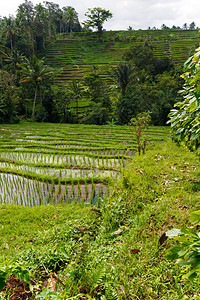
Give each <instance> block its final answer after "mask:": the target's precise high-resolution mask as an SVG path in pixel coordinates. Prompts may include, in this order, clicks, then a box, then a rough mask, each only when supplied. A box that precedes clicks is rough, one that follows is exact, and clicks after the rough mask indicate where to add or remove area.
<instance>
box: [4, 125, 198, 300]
mask: <svg viewBox="0 0 200 300" xmlns="http://www.w3.org/2000/svg"><path fill="white" fill-rule="evenodd" d="M34 126H35V125H34ZM116 130H117V129H116ZM118 130H119V129H118ZM121 130H122V129H121ZM119 131H120V130H119ZM159 131H160V132H161V128H159V129H158V132H159ZM199 178H200V173H199V158H198V157H196V156H195V155H194V154H193V153H189V152H188V151H187V150H186V149H183V148H178V147H177V146H176V145H175V144H173V143H172V142H171V141H169V140H165V141H164V142H161V143H156V144H154V146H152V149H151V150H148V151H147V153H146V154H145V155H144V156H141V157H139V156H136V157H135V158H134V159H133V160H132V161H130V162H129V164H128V165H127V167H126V169H124V170H123V173H122V178H121V179H118V180H116V182H115V183H114V184H113V186H112V192H111V195H110V196H109V198H106V199H104V200H103V201H101V205H100V208H99V209H97V208H94V207H92V206H84V205H83V204H70V205H48V206H45V207H44V206H39V207H20V206H12V205H10V206H1V207H0V220H1V222H0V233H1V238H2V240H1V246H0V254H1V260H2V261H3V260H4V259H5V258H7V259H8V260H9V261H10V263H16V261H18V262H20V261H22V262H23V263H24V265H25V266H26V268H29V269H30V270H31V272H32V275H33V276H34V278H36V280H38V279H39V278H40V277H41V276H47V277H48V276H49V274H50V273H51V272H56V274H57V276H58V277H59V278H60V279H61V280H62V281H63V282H64V283H65V285H66V287H65V288H64V287H63V286H62V285H61V284H59V283H57V290H58V294H60V296H59V297H58V299H68V298H69V297H72V299H80V295H82V297H85V299H91V298H92V299H124V300H125V299H163V300H165V299H166V300H167V299H177V300H178V299H199V297H200V296H199V293H200V292H199V283H200V278H199V277H197V278H196V279H195V280H194V282H193V283H190V282H189V281H187V280H184V279H182V276H181V268H180V267H178V266H177V265H175V264H174V263H172V262H171V261H168V260H167V259H166V258H165V252H166V250H167V249H168V248H169V247H171V246H172V245H173V244H174V242H173V241H171V240H167V241H166V242H165V243H163V244H162V245H161V244H160V242H159V241H160V238H161V236H162V235H163V233H165V232H166V231H167V230H169V229H171V228H174V227H175V228H181V227H183V226H188V225H190V224H189V216H190V214H191V212H192V211H194V210H197V209H200V201H199V200H200V181H199ZM62 295H63V298H62ZM90 297H91V298H90ZM103 297H104V298H103Z"/></svg>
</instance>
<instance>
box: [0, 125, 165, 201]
mask: <svg viewBox="0 0 200 300" xmlns="http://www.w3.org/2000/svg"><path fill="white" fill-rule="evenodd" d="M146 134H147V136H148V140H149V142H150V143H152V144H154V143H155V142H161V141H163V140H165V139H166V137H167V136H168V135H169V128H164V127H158V128H157V127H150V128H149V129H148V130H147V131H146ZM0 135H1V146H0V172H1V181H0V202H1V204H8V203H9V204H11V203H13V204H22V205H29V206H33V205H39V204H54V203H70V202H72V201H75V202H80V201H83V202H85V203H92V204H94V203H96V202H98V197H100V198H103V197H104V195H105V194H107V193H108V192H109V186H110V183H112V181H113V180H114V179H115V178H120V177H121V174H122V172H123V168H124V167H125V166H126V163H127V161H130V160H132V159H133V158H134V156H135V154H136V152H137V145H136V140H135V136H134V134H133V132H132V131H131V129H130V128H129V127H128V126H125V127H124V126H114V125H105V126H102V127H100V126H95V125H93V126H90V125H71V124H67V125H64V124H62V125H61V124H31V123H25V124H24V125H12V126H9V125H3V126H1V129H0Z"/></svg>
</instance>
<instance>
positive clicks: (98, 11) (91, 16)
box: [83, 7, 113, 40]
mask: <svg viewBox="0 0 200 300" xmlns="http://www.w3.org/2000/svg"><path fill="white" fill-rule="evenodd" d="M85 16H87V17H88V20H87V21H85V22H84V23H83V24H84V25H85V27H88V28H89V27H92V28H96V29H97V31H98V35H99V40H100V39H102V35H103V23H104V22H105V21H107V20H108V19H110V18H112V16H113V15H112V13H111V12H110V11H109V10H105V9H103V8H100V7H95V8H92V9H91V8H89V9H88V12H87V13H86V14H85Z"/></svg>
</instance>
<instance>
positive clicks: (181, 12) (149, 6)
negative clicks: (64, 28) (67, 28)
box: [0, 0, 200, 30]
mask: <svg viewBox="0 0 200 300" xmlns="http://www.w3.org/2000/svg"><path fill="white" fill-rule="evenodd" d="M48 1H49V2H54V3H57V4H59V6H60V8H62V7H63V6H72V7H74V8H75V9H76V11H77V12H78V15H79V20H80V22H82V21H84V20H86V17H85V16H84V14H85V13H86V12H87V10H88V8H94V7H101V8H104V9H106V10H110V11H111V12H112V13H113V18H112V19H110V20H108V21H107V22H106V23H105V24H104V28H105V29H106V30H126V29H127V28H128V27H129V26H131V27H133V29H147V28H148V26H150V27H153V26H155V27H156V28H160V27H161V25H162V24H166V25H167V26H170V27H171V26H173V25H176V26H180V27H182V26H183V24H184V23H187V24H190V23H192V22H193V21H194V22H195V23H196V25H197V26H200V1H199V0H190V1H188V0H160V1H159V0H55V1H54V0H48ZM23 2H24V1H23V0H8V1H6V0H0V16H2V17H3V16H8V15H9V14H13V15H15V14H16V10H17V8H18V6H19V4H21V3H23ZM32 3H33V4H34V5H35V4H37V3H43V1H39V0H32Z"/></svg>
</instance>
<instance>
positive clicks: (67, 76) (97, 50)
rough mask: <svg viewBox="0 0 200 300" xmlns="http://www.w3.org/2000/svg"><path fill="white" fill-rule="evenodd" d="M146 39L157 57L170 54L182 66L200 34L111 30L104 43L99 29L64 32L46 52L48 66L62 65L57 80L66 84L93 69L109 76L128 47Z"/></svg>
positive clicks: (194, 32) (80, 77)
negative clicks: (94, 30)
mask: <svg viewBox="0 0 200 300" xmlns="http://www.w3.org/2000/svg"><path fill="white" fill-rule="evenodd" d="M144 42H148V43H150V44H151V45H153V46H154V51H155V55H156V56H158V57H162V56H164V55H167V56H170V57H171V58H172V60H173V62H174V63H175V65H176V66H177V67H178V66H182V65H183V63H184V61H185V60H186V59H187V57H188V56H189V52H190V50H191V49H192V48H193V47H197V46H198V43H199V33H198V30H137V31H108V32H104V41H103V43H102V42H100V41H99V40H98V36H97V33H96V32H81V33H72V34H62V35H60V36H58V37H57V39H56V40H55V41H53V42H52V43H51V44H49V46H48V47H47V48H46V50H45V51H44V52H43V53H42V55H43V56H44V57H45V62H46V63H47V64H48V65H50V66H52V67H56V68H58V67H59V68H60V73H59V75H58V76H57V77H56V79H55V82H56V83H57V84H58V85H60V86H66V85H67V84H68V83H69V82H70V81H71V80H72V79H78V80H81V79H82V77H83V76H84V75H85V74H86V73H88V71H89V72H91V71H93V70H98V72H99V74H100V75H101V76H102V77H103V78H107V74H108V70H109V68H110V66H115V65H116V64H117V63H119V62H120V60H121V59H122V56H123V53H124V51H125V50H126V49H128V48H129V47H130V46H131V45H139V44H141V43H144ZM107 80H108V79H107Z"/></svg>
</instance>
